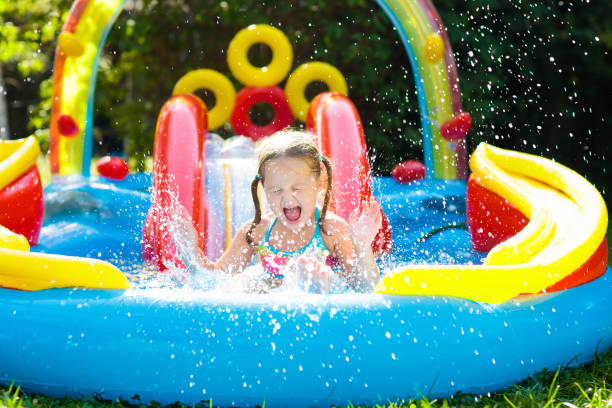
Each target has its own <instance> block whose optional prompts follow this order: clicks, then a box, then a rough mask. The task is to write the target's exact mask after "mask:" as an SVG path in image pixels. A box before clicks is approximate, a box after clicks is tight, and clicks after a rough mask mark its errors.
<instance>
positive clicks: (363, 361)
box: [0, 0, 612, 406]
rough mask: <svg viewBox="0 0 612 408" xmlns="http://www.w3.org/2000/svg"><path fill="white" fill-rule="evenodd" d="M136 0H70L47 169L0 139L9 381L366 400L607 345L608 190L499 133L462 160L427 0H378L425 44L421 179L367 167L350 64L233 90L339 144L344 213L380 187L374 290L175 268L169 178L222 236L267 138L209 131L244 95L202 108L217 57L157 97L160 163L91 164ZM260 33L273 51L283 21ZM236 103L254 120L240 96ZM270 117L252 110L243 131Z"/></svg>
mask: <svg viewBox="0 0 612 408" xmlns="http://www.w3.org/2000/svg"><path fill="white" fill-rule="evenodd" d="M123 4H124V2H123V1H121V0H107V1H102V0H99V1H98V0H76V1H75V3H74V6H73V8H72V10H71V12H70V15H69V17H68V20H67V22H66V25H65V26H64V30H63V32H62V34H61V35H60V39H59V40H58V44H59V45H58V51H57V57H56V62H55V72H54V99H53V112H52V127H51V133H52V141H51V142H52V143H51V150H50V161H51V168H52V171H53V172H54V173H55V174H56V175H55V177H54V178H53V180H52V182H51V183H50V184H49V185H48V186H47V187H46V188H45V189H44V191H43V188H42V184H41V182H40V177H39V175H38V171H37V170H36V166H35V164H36V159H37V157H38V155H39V149H38V145H37V144H36V142H35V140H34V139H33V138H28V139H24V140H20V141H11V142H5V141H0V265H1V267H0V286H2V288H0V321H1V322H2V323H3V330H2V332H0V361H1V362H2V365H0V383H2V384H10V383H16V384H19V385H20V386H22V388H23V389H24V390H26V391H29V392H42V393H46V394H51V395H67V394H68V395H76V396H86V395H92V394H96V395H100V396H101V397H103V398H108V399H114V398H118V397H121V398H124V399H128V400H129V399H131V398H133V397H135V396H138V397H137V398H138V399H139V400H140V401H143V402H148V401H152V400H155V401H159V402H161V403H172V402H175V401H181V402H184V403H191V404H193V403H197V402H200V401H202V400H210V399H212V401H213V402H214V404H216V405H222V406H225V405H228V406H229V405H240V406H249V405H256V404H257V405H258V404H263V403H264V402H265V403H267V404H272V405H274V406H276V405H286V406H313V405H332V404H338V405H340V404H347V403H349V402H353V403H364V404H374V403H378V402H381V401H382V402H385V401H387V400H389V399H391V400H393V399H395V398H409V397H417V396H420V395H426V396H428V397H430V398H431V397H436V396H448V395H452V394H454V393H456V392H459V391H461V392H477V393H484V392H488V391H492V390H496V389H499V388H501V387H503V386H505V385H508V384H511V383H513V382H516V381H518V380H521V379H523V378H525V377H527V376H529V375H531V374H534V373H535V372H537V371H539V370H542V369H544V368H550V369H554V368H556V367H558V366H559V365H567V364H579V363H582V362H586V361H590V360H591V359H592V358H593V355H594V353H596V352H598V351H604V350H606V349H607V348H609V347H610V346H612V319H611V318H610V314H609V310H611V308H612V269H611V268H610V267H608V266H607V254H608V245H607V241H606V239H605V231H606V227H607V222H608V215H607V209H606V206H605V203H604V202H603V200H602V198H601V196H600V194H599V193H598V192H597V191H596V190H595V188H594V187H593V186H592V185H591V184H590V183H588V182H587V181H586V180H585V179H584V178H583V177H581V176H580V175H578V174H576V173H575V172H573V171H572V170H570V169H568V168H566V167H564V166H562V165H561V164H559V163H555V162H553V161H550V160H548V159H545V158H542V157H537V156H532V155H527V154H524V153H520V152H514V151H510V150H503V149H499V148H496V147H494V146H490V145H487V144H482V145H480V146H479V147H478V148H477V149H476V150H475V151H474V152H473V154H472V155H471V158H470V162H469V165H470V168H471V175H470V177H469V179H467V180H466V178H467V154H466V152H465V136H466V134H467V132H468V131H469V126H470V124H471V118H469V115H468V114H467V113H466V112H463V111H462V107H461V100H460V95H459V87H458V86H457V75H456V69H455V65H454V62H453V59H452V51H451V50H450V45H449V43H448V39H447V38H446V36H445V30H444V27H443V26H442V24H441V21H440V19H439V17H438V15H437V13H436V12H435V9H434V8H433V6H432V5H431V3H430V2H429V1H427V0H424V1H410V0H388V1H383V0H380V1H378V4H379V5H380V6H381V7H382V8H383V9H384V10H385V12H386V13H387V14H388V15H389V17H390V20H391V22H392V23H393V24H394V25H395V27H396V28H397V31H398V33H399V35H400V37H401V39H402V41H403V44H404V46H405V48H406V51H407V53H408V54H409V56H410V59H411V63H412V64H413V66H412V68H413V72H414V75H415V83H416V84H417V95H418V97H419V105H420V109H421V111H422V112H421V117H422V124H423V133H424V150H425V160H424V161H425V166H426V169H427V177H426V178H425V179H423V180H419V181H415V182H413V183H410V184H399V183H397V182H396V181H395V180H393V179H391V178H377V177H371V176H370V171H369V163H368V157H367V149H366V144H365V136H364V133H363V128H362V126H361V123H362V121H361V118H360V117H359V114H358V113H357V110H356V108H355V107H354V105H353V104H352V103H351V101H350V99H349V98H348V97H347V96H346V95H344V93H346V91H344V92H343V91H342V90H343V88H342V86H339V88H342V89H341V91H339V92H330V93H325V94H322V95H319V96H317V97H316V98H315V99H314V100H313V101H312V102H310V104H309V105H308V106H307V109H306V108H304V106H303V103H298V104H297V105H295V106H297V107H298V108H295V106H293V104H292V103H291V101H290V100H284V99H283V98H284V97H283V95H284V93H283V92H287V93H289V94H290V93H291V92H288V91H287V89H285V90H284V91H283V90H281V89H280V88H278V87H275V86H273V85H274V84H275V83H278V82H279V81H280V79H279V77H278V76H277V77H274V78H272V79H270V78H269V76H266V77H265V78H264V79H261V78H260V79H257V81H256V82H253V83H250V82H249V83H245V85H247V87H246V88H244V89H246V91H245V92H243V93H241V92H242V91H240V92H239V93H238V94H240V98H238V96H236V98H235V101H232V102H231V103H234V102H236V103H237V104H238V105H239V104H248V103H252V102H253V100H259V99H253V98H263V97H264V96H265V95H268V94H269V95H273V98H274V99H270V100H269V103H270V104H271V105H273V106H274V107H275V109H276V108H278V112H280V111H281V108H280V107H277V105H275V104H276V103H277V102H278V104H279V105H278V106H281V105H282V112H283V116H284V117H287V115H290V113H289V110H288V109H287V105H288V106H289V108H290V110H291V111H292V113H291V114H292V115H294V116H295V117H296V118H299V117H303V118H304V119H305V123H306V127H307V129H308V130H309V131H311V132H312V133H313V137H315V138H316V140H317V142H318V143H319V147H320V150H321V152H322V153H323V154H325V155H326V156H327V157H329V158H330V160H331V161H332V163H333V166H334V170H335V175H336V177H335V178H334V186H333V195H334V203H335V205H336V208H335V211H336V212H338V214H339V215H340V216H346V214H344V213H348V212H350V210H351V208H354V206H355V205H357V204H358V203H359V201H360V200H362V199H364V198H367V197H369V196H370V195H373V196H374V197H375V198H376V199H377V200H378V201H379V203H380V204H381V208H382V210H383V212H384V214H385V224H384V225H383V227H382V228H381V231H380V233H379V236H378V237H377V240H376V242H375V249H376V250H377V253H378V254H380V255H381V259H380V266H381V269H382V270H383V276H382V279H381V282H380V284H379V285H378V287H377V288H376V290H375V293H347V292H341V291H340V292H339V293H332V294H327V295H320V294H310V293H304V292H298V293H296V292H291V291H289V292H287V291H278V292H274V293H271V294H266V295H262V294H232V293H224V292H222V291H219V290H216V289H215V286H214V285H209V284H202V285H194V284H193V282H192V281H190V280H183V279H181V276H183V277H184V276H185V275H178V276H177V275H174V274H172V273H165V272H162V270H163V269H166V268H169V269H171V270H172V271H176V270H177V269H178V270H181V268H182V264H181V262H182V260H181V258H180V257H177V251H176V248H175V247H174V244H173V242H172V240H171V239H170V238H169V236H168V230H167V224H166V222H165V221H166V220H167V219H166V218H165V217H167V214H166V212H165V210H166V208H167V206H168V204H169V203H170V202H171V201H170V200H172V199H178V200H179V201H180V203H181V204H182V205H183V206H184V207H185V209H186V210H187V212H188V213H189V214H190V215H191V216H192V219H193V224H194V228H195V229H196V231H197V232H198V233H199V237H200V238H201V239H199V241H198V245H199V246H200V247H201V248H202V249H203V250H204V251H206V253H207V254H208V255H209V256H210V257H211V258H214V257H216V256H219V254H220V253H221V252H222V251H223V249H224V248H225V246H226V245H227V242H229V240H230V239H231V237H232V234H233V233H234V232H235V228H236V225H239V224H240V223H241V222H243V221H244V220H245V219H248V218H249V217H250V212H249V211H251V210H250V203H251V200H250V199H249V198H248V194H249V192H248V188H244V185H243V184H241V183H245V182H247V183H248V181H249V180H250V179H251V178H252V174H251V173H250V172H252V171H253V159H252V154H253V148H254V145H253V143H254V142H253V141H252V140H250V139H246V138H235V139H232V140H230V141H223V140H221V139H219V138H218V137H215V136H214V135H212V134H210V133H209V130H212V129H213V128H214V127H215V126H219V124H220V123H223V122H224V121H225V120H227V119H224V118H226V116H224V115H226V114H229V113H231V112H229V111H232V110H234V111H236V110H239V111H240V112H242V113H244V110H245V109H247V108H248V105H242V106H236V107H231V106H229V105H227V106H226V105H223V103H222V104H220V106H217V107H215V109H217V110H216V111H214V112H213V110H212V109H211V111H210V112H209V111H208V109H207V107H206V106H205V105H204V104H203V103H202V102H201V101H200V100H199V99H198V98H197V97H195V96H193V95H185V94H182V93H181V92H182V91H181V89H182V90H183V91H185V89H187V90H189V89H191V88H193V87H194V86H195V87H196V88H197V87H198V86H202V83H200V82H198V81H204V80H207V79H206V78H208V80H210V78H218V76H217V75H216V74H215V73H211V72H210V71H206V70H204V71H206V72H203V71H202V70H199V71H194V72H193V73H188V74H186V75H185V77H183V79H184V81H183V82H180V81H179V82H180V84H178V83H177V86H176V87H175V91H176V90H177V89H178V90H179V91H177V95H175V96H173V97H172V98H170V99H169V100H168V102H167V103H166V104H165V105H164V107H163V108H162V109H161V112H160V116H159V120H158V126H157V132H156V136H155V146H154V149H155V152H154V161H155V169H154V172H153V174H152V175H149V174H131V175H129V176H128V177H127V179H125V180H123V181H113V180H109V179H105V178H101V177H98V176H90V175H89V168H90V159H91V145H90V143H91V131H92V129H91V123H93V121H92V120H91V119H92V112H93V95H94V88H95V72H96V70H97V60H98V57H99V55H100V50H101V49H102V47H101V45H102V44H103V42H104V39H105V37H106V34H107V32H108V30H109V29H110V27H111V26H112V22H113V20H114V18H115V17H116V15H117V14H118V12H119V11H120V10H121V8H122V6H123ZM82 21H85V22H92V21H95V22H97V23H96V24H80V22H82ZM246 30H247V31H246V32H247V33H248V32H261V33H264V32H265V33H268V31H266V29H264V28H262V27H259V26H252V27H248V28H247V29H246ZM259 30H261V31H259ZM271 32H274V31H271ZM262 35H264V34H262ZM265 35H267V36H269V37H266V41H268V40H269V41H270V44H271V48H272V49H273V52H276V49H275V47H276V46H275V45H274V44H276V43H275V42H274V41H275V40H274V39H275V38H278V33H276V32H274V33H273V34H270V33H268V34H265ZM244 41H247V42H246V44H247V46H244V44H243V46H244V47H247V48H248V37H247V40H244ZM279 47H280V46H279ZM280 49H281V48H279V50H280ZM283 49H284V48H283ZM279 52H280V51H279ZM284 52H285V53H286V55H289V54H288V51H286V49H285V51H284ZM237 58H240V55H239V53H238V54H237ZM273 61H274V59H273ZM281 65H282V64H281ZM305 65H306V64H305ZM312 66H313V65H311V66H310V67H311V68H308V67H306V68H303V70H302V69H299V70H298V69H296V70H295V71H294V73H296V72H298V71H299V72H302V73H303V72H307V73H308V72H309V74H308V75H311V76H310V77H309V78H310V79H311V80H313V78H314V80H316V79H317V77H316V75H317V74H320V73H321V72H324V71H322V70H324V69H325V70H328V69H329V68H322V65H315V68H312ZM290 68H291V67H289V68H287V67H280V68H279V67H277V68H275V69H274V70H270V72H273V73H274V72H275V73H276V74H279V73H280V74H279V75H280V76H281V77H283V76H284V75H285V74H286V73H287V70H288V69H290ZM300 68H301V67H300ZM308 70H310V71H308ZM325 72H327V71H325ZM334 72H335V71H334ZM189 74H192V75H189ZM276 74H274V75H276ZM235 75H236V74H235ZM292 75H293V74H292ZM302 75H303V74H302ZM236 76H237V75H236ZM251 76H256V75H255V74H253V75H251ZM237 77H238V76H237ZM294 80H295V77H294ZM244 81H251V79H249V75H247V76H246V79H244ZM269 81H271V82H269ZM295 81H297V80H295ZM301 81H302V82H301V83H302V85H303V86H305V85H304V80H303V79H302V80H301ZM288 82H289V81H288ZM337 82H338V83H341V82H342V81H341V80H340V79H338V80H337ZM293 83H294V84H295V83H296V82H293ZM297 83H298V84H299V83H300V81H297ZM92 84H93V85H92ZM179 85H180V86H179ZM229 86H233V85H231V83H230V85H229ZM183 87H185V88H183ZM297 88H298V89H299V88H300V87H299V86H297ZM228 89H229V88H228ZM262 89H264V90H266V91H265V92H264V91H261V90H262ZM191 90H193V89H191ZM232 90H233V89H232ZM268 91H269V93H268ZM218 92H221V91H218ZM224 92H227V93H228V94H231V92H230V90H226V91H224ZM262 95H264V96H262ZM285 96H287V95H285ZM249 98H250V99H249ZM287 99H290V98H287ZM228 104H229V102H228ZM245 106H246V107H245ZM230 108H231V109H230ZM224 109H225V110H224ZM305 110H307V112H305ZM226 111H227V112H226ZM247 111H248V109H247ZM240 112H238V113H240ZM213 113H214V114H213ZM303 114H305V116H302V115H303ZM211 117H212V118H211ZM227 117H228V118H229V116H227ZM241 117H242V119H240V118H241ZM213 119H214V120H213ZM234 120H235V121H240V120H242V122H241V125H244V126H245V127H244V129H246V130H245V132H246V133H249V130H248V129H249V128H252V124H249V123H246V122H245V119H244V115H242V116H240V115H238V114H237V115H235V116H234V118H233V119H232V121H234ZM211 123H212V124H211ZM275 126H276V125H275ZM269 131H270V129H261V128H259V129H253V132H254V133H253V134H252V135H251V138H252V139H259V138H260V137H264V136H262V132H263V133H269ZM78 173H80V174H78ZM60 174H61V175H60ZM245 192H246V194H247V197H246V198H245V197H244V194H245ZM173 194H176V196H173ZM43 207H44V208H43ZM43 209H44V211H43ZM147 261H149V262H147ZM150 261H152V262H150Z"/></svg>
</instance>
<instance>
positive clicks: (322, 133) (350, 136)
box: [306, 92, 392, 255]
mask: <svg viewBox="0 0 612 408" xmlns="http://www.w3.org/2000/svg"><path fill="white" fill-rule="evenodd" d="M361 123H362V122H361V118H360V117H359V113H358V112H357V109H356V108H355V105H353V103H352V102H351V100H350V99H349V98H347V97H346V96H344V95H342V94H340V93H337V92H325V93H322V94H320V95H318V96H317V97H316V98H314V99H313V100H312V102H311V103H310V108H309V109H308V117H307V121H306V126H307V128H308V129H309V130H310V131H311V132H313V133H314V134H315V135H317V138H318V143H319V149H320V151H321V153H322V154H323V155H325V156H326V157H328V158H329V159H330V160H331V163H332V167H333V170H334V174H333V180H332V190H333V191H332V207H331V208H332V209H333V210H334V212H335V213H336V214H338V215H339V216H341V217H342V218H343V219H345V220H347V221H348V219H349V215H350V214H351V212H352V211H353V210H354V209H355V208H357V207H358V206H359V205H360V203H361V202H363V201H366V200H368V199H369V198H370V196H371V195H372V190H371V186H370V164H369V162H368V151H367V149H366V144H365V135H364V133H363V127H362V125H361ZM382 215H383V222H382V227H381V229H380V231H379V232H378V234H377V235H376V238H375V239H374V242H372V249H373V250H374V253H375V254H377V255H381V254H383V253H386V252H389V251H390V250H391V248H392V242H391V228H390V227H389V221H388V219H387V217H386V216H385V214H384V212H383V214H382Z"/></svg>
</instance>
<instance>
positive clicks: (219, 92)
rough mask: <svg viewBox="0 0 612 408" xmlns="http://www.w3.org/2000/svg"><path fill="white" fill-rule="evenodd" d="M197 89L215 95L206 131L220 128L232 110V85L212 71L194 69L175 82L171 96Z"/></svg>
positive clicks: (233, 93) (218, 73)
mask: <svg viewBox="0 0 612 408" xmlns="http://www.w3.org/2000/svg"><path fill="white" fill-rule="evenodd" d="M198 89H207V90H209V91H211V92H212V93H213V94H215V100H216V103H215V106H214V107H213V108H212V109H210V110H209V111H208V130H211V129H216V128H218V127H220V126H222V125H223V124H224V123H225V122H226V121H227V120H228V119H229V117H230V115H231V114H232V111H233V110H234V102H235V101H236V90H235V89H234V85H232V83H231V82H230V80H229V79H227V77H226V76H225V75H223V74H221V73H220V72H217V71H215V70H213V69H196V70H195V71H190V72H188V73H186V74H185V75H183V76H182V77H181V79H179V80H178V81H177V83H176V85H174V90H173V91H172V96H176V95H181V94H188V93H193V92H194V91H196V90H198Z"/></svg>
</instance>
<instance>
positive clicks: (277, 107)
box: [231, 86, 293, 141]
mask: <svg viewBox="0 0 612 408" xmlns="http://www.w3.org/2000/svg"><path fill="white" fill-rule="evenodd" d="M260 102H266V103H268V104H270V105H271V106H272V108H274V119H272V122H270V123H268V124H267V125H265V126H257V125H256V124H254V123H253V122H252V121H251V118H249V110H250V109H251V107H253V105H255V104H256V103H260ZM291 122H293V116H292V115H291V109H290V108H289V103H288V102H287V96H286V95H285V92H283V90H282V89H281V88H279V87H278V86H271V87H266V88H254V87H246V88H243V89H241V90H240V91H239V92H238V94H236V107H235V108H234V112H233V113H232V118H231V123H232V128H233V129H234V132H236V134H238V135H244V136H247V137H250V138H251V139H253V140H254V141H257V140H259V139H261V138H263V137H266V136H269V135H271V134H272V133H274V132H277V131H279V130H281V129H284V128H286V127H287V126H289V125H291Z"/></svg>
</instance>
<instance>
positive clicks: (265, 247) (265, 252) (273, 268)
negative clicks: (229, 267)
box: [257, 208, 339, 279]
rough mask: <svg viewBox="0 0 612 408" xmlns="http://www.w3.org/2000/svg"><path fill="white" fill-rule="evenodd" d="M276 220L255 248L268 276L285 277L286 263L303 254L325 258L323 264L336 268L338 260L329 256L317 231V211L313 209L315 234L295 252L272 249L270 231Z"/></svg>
mask: <svg viewBox="0 0 612 408" xmlns="http://www.w3.org/2000/svg"><path fill="white" fill-rule="evenodd" d="M277 220H278V218H275V219H274V221H272V224H270V228H268V231H267V232H266V236H265V238H264V241H263V242H262V243H261V244H259V245H258V246H257V254H258V255H259V259H260V260H261V265H262V266H263V268H264V271H266V272H267V273H268V274H269V275H270V276H272V277H273V278H276V279H282V278H284V277H285V275H284V274H283V269H284V267H285V265H286V264H287V262H289V260H290V259H292V258H293V259H295V258H297V257H298V256H299V255H302V254H305V253H306V252H308V253H309V254H310V253H312V254H313V256H315V257H318V255H319V254H320V255H321V256H322V257H324V258H325V264H326V265H327V266H329V267H330V268H332V269H336V268H338V266H339V264H338V260H337V259H336V258H335V257H333V256H332V255H330V250H329V249H328V248H327V245H325V241H323V236H322V235H321V230H320V229H319V209H318V208H316V209H315V232H314V235H313V236H312V239H311V240H310V242H309V243H308V244H306V245H304V246H303V247H302V248H300V249H298V250H295V251H290V252H287V251H281V250H279V249H276V248H274V247H273V246H271V245H270V243H269V239H270V231H272V228H273V227H274V225H275V224H276V221H277Z"/></svg>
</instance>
